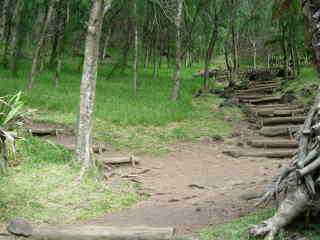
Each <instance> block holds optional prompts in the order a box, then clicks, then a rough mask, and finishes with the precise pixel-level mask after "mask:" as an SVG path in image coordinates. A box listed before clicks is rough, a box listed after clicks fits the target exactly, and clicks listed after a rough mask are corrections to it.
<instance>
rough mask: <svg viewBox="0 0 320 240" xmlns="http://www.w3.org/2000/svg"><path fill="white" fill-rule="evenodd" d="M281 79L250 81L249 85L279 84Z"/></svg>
mask: <svg viewBox="0 0 320 240" xmlns="http://www.w3.org/2000/svg"><path fill="white" fill-rule="evenodd" d="M281 82H282V80H280V79H279V80H267V81H250V82H249V85H259V84H262V85H263V84H264V85H266V84H281Z"/></svg>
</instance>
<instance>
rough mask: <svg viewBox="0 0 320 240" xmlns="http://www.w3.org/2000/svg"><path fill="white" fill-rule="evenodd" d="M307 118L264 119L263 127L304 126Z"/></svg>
mask: <svg viewBox="0 0 320 240" xmlns="http://www.w3.org/2000/svg"><path fill="white" fill-rule="evenodd" d="M305 119H306V116H297V117H275V118H264V119H262V121H261V122H262V125H263V126H271V125H280V124H302V123H304V121H305Z"/></svg>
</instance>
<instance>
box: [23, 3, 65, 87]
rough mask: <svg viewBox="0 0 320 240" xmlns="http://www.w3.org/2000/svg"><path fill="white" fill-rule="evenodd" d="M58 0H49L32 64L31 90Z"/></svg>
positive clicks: (29, 85) (29, 83) (29, 84)
mask: <svg viewBox="0 0 320 240" xmlns="http://www.w3.org/2000/svg"><path fill="white" fill-rule="evenodd" d="M58 1H59V0H51V1H50V2H49V9H48V12H47V15H46V18H45V22H44V24H43V26H42V29H41V33H40V36H39V40H38V43H37V46H36V49H35V51H34V54H33V59H32V66H31V71H30V76H29V82H28V89H29V90H31V89H32V88H33V84H34V79H35V76H36V73H37V68H38V62H39V57H40V53H41V50H42V47H43V45H44V41H45V36H46V32H47V29H48V26H49V24H50V22H51V18H52V15H53V11H54V5H55V2H58Z"/></svg>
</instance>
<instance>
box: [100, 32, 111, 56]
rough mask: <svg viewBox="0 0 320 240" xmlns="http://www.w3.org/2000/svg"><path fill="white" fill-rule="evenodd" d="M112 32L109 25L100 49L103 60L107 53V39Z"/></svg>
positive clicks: (108, 39)
mask: <svg viewBox="0 0 320 240" xmlns="http://www.w3.org/2000/svg"><path fill="white" fill-rule="evenodd" d="M111 34H112V28H111V27H109V28H108V31H107V33H106V36H105V39H104V44H103V51H102V60H105V59H106V57H107V55H108V47H109V41H110V38H111Z"/></svg>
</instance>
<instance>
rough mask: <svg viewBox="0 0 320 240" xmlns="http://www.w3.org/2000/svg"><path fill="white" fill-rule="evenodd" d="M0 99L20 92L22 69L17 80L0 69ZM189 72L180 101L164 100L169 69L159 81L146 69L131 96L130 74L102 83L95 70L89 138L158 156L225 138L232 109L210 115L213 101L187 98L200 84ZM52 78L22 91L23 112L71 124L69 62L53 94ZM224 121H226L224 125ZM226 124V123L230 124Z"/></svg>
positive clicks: (75, 94)
mask: <svg viewBox="0 0 320 240" xmlns="http://www.w3.org/2000/svg"><path fill="white" fill-rule="evenodd" d="M1 70H2V74H1V76H0V78H2V79H1V81H0V94H1V95H2V94H5V93H8V92H12V91H15V90H17V89H22V90H24V89H25V86H26V76H28V71H27V70H28V66H24V67H23V71H22V72H21V73H20V74H19V77H18V78H12V77H11V76H10V73H9V72H7V71H5V70H3V69H1ZM194 71H195V69H186V70H184V71H183V84H182V94H181V99H180V101H177V102H173V101H171V100H169V96H170V90H171V87H172V80H171V75H172V70H171V69H167V68H163V69H161V73H160V76H158V77H156V78H153V77H152V70H151V69H147V70H143V69H141V70H140V74H139V82H140V87H139V91H138V92H137V94H136V95H134V93H133V91H132V76H131V73H126V72H125V73H116V74H115V75H114V76H113V77H112V78H110V79H106V76H108V73H109V72H110V69H109V68H108V67H106V66H103V67H101V68H100V74H99V80H98V84H97V104H96V112H95V125H94V126H95V134H96V136H97V137H98V138H100V139H102V140H105V141H107V142H111V143H113V144H114V145H115V146H116V147H118V148H127V149H129V150H131V151H134V152H135V153H146V152H147V153H156V154H157V153H163V152H167V151H168V150H170V145H172V144H174V143H176V142H178V141H193V140H197V139H199V138H201V137H210V136H213V135H222V136H225V135H227V134H229V133H230V132H231V131H232V126H233V124H234V123H235V122H237V121H239V119H240V117H241V114H240V112H239V111H237V110H236V109H230V108H229V109H228V108H227V109H223V110H219V111H216V112H213V111H211V109H212V106H213V105H217V104H219V102H221V99H219V98H217V97H212V96H210V97H207V98H206V97H204V98H199V99H196V100H193V99H192V93H193V92H194V91H196V90H197V89H198V88H199V86H200V84H201V80H200V79H197V80H194V79H192V77H191V76H192V73H193V72H194ZM52 77H53V74H52V73H50V72H48V71H46V72H43V73H42V74H40V75H39V76H38V78H37V80H36V84H35V88H34V89H33V90H32V91H31V92H25V95H24V97H25V101H26V103H27V105H28V106H29V107H32V108H36V109H38V110H39V114H38V115H37V116H36V118H38V119H41V120H46V121H55V122H62V123H67V124H74V123H75V122H76V114H77V110H78V102H79V85H80V78H81V73H80V72H79V71H77V66H76V64H75V63H73V62H71V61H70V62H68V64H65V67H64V71H63V75H62V82H61V85H60V86H59V87H58V88H57V89H55V88H54V87H53V83H52ZM225 119H229V122H228V121H225ZM230 120H231V122H230Z"/></svg>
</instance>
